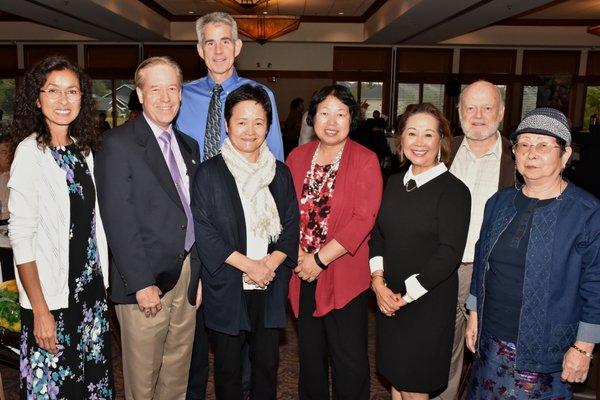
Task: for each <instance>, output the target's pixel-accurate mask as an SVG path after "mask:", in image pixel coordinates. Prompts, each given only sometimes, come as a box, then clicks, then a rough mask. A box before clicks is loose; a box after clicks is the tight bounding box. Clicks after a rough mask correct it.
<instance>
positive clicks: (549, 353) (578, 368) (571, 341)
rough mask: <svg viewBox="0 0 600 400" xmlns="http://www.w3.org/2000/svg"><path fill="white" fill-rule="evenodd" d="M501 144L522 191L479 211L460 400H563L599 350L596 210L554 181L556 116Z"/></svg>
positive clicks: (561, 136) (565, 146)
mask: <svg viewBox="0 0 600 400" xmlns="http://www.w3.org/2000/svg"><path fill="white" fill-rule="evenodd" d="M511 139H512V140H513V143H514V145H513V152H514V154H515V158H516V167H517V169H518V171H519V173H520V174H521V175H522V176H523V180H524V184H523V185H522V186H521V187H515V188H509V189H505V190H503V191H500V192H498V193H496V194H495V195H494V196H492V197H491V198H490V200H489V201H488V202H487V204H486V207H485V214H484V220H483V224H482V227H481V235H480V239H479V242H478V244H477V248H476V250H475V251H476V253H475V262H474V269H473V279H472V283H471V294H470V296H469V299H468V300H467V308H468V309H469V310H470V316H469V321H468V324H467V331H466V338H467V347H468V348H469V349H470V350H471V351H473V352H476V358H475V362H474V365H473V371H472V375H471V381H470V386H469V395H468V398H469V399H489V398H514V399H542V398H543V399H550V398H552V399H557V398H561V399H563V398H564V399H570V398H571V397H572V390H571V385H570V383H572V382H583V381H584V380H585V379H586V376H587V373H588V369H589V365H590V360H591V359H592V351H593V348H594V343H598V342H600V257H599V254H598V253H599V249H600V202H599V201H598V200H597V199H596V198H595V197H594V196H592V195H590V194H589V193H587V192H585V191H584V190H582V189H580V188H578V187H577V186H575V185H574V184H573V183H571V182H568V181H566V180H564V179H563V177H562V170H563V169H564V167H565V164H566V162H567V160H568V159H569V156H570V155H571V147H570V145H571V133H570V130H569V125H568V122H567V119H566V118H565V116H564V115H563V114H562V113H561V112H560V111H557V110H554V109H550V108H538V109H535V110H533V111H531V112H530V113H529V114H527V115H526V116H525V118H524V119H523V121H521V123H520V124H519V126H518V128H517V130H516V131H515V132H514V133H513V134H512V136H511Z"/></svg>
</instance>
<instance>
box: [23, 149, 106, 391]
mask: <svg viewBox="0 0 600 400" xmlns="http://www.w3.org/2000/svg"><path fill="white" fill-rule="evenodd" d="M49 149H50V151H51V153H52V156H53V157H54V160H55V161H56V163H57V164H58V166H59V167H60V168H62V169H63V170H64V171H65V172H66V174H67V182H66V184H67V186H68V188H69V198H70V204H71V206H70V211H71V229H70V235H69V236H70V239H69V307H68V308H63V309H58V310H52V311H51V313H52V315H53V316H54V320H55V321H56V336H57V342H58V345H57V347H58V353H57V354H55V355H54V354H51V353H49V352H47V351H46V350H43V349H41V348H40V347H38V345H37V344H36V341H35V337H34V336H33V328H34V325H33V321H34V320H33V313H32V311H31V310H28V309H24V308H21V323H22V332H21V348H20V353H21V355H20V372H21V398H22V399H36V400H38V399H57V400H62V399H91V400H107V399H113V398H114V396H115V391H114V382H113V372H112V363H111V347H110V336H109V332H110V330H109V322H108V306H107V301H106V290H105V288H104V282H103V279H102V270H101V269H100V262H99V255H98V252H97V249H96V226H95V225H96V218H95V212H94V209H95V201H96V200H95V198H96V197H95V187H94V182H93V180H92V177H91V173H90V170H89V169H88V167H87V164H86V162H85V159H84V158H83V155H82V154H81V152H80V151H79V150H78V149H77V147H76V146H75V145H74V144H72V145H68V146H64V147H57V148H54V147H50V148H49Z"/></svg>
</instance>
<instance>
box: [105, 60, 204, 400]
mask: <svg viewBox="0 0 600 400" xmlns="http://www.w3.org/2000/svg"><path fill="white" fill-rule="evenodd" d="M181 84H182V75H181V69H180V68H179V66H178V65H177V64H176V63H175V62H174V61H173V60H171V59H169V58H167V57H153V58H149V59H147V60H145V61H144V62H142V63H141V64H140V66H139V67H138V69H137V71H136V73H135V85H136V91H137V94H138V96H139V98H140V102H141V103H142V107H143V110H144V112H143V115H142V116H139V117H138V118H136V119H135V120H133V121H130V122H127V123H125V124H124V125H121V126H119V127H117V128H115V129H112V130H110V131H108V132H107V133H106V134H105V136H104V139H103V143H102V146H101V148H100V150H99V152H98V153H97V155H96V160H97V161H96V170H95V175H96V180H97V187H98V201H99V205H100V209H101V212H102V217H103V219H104V226H105V229H106V233H107V239H108V243H109V246H110V248H111V251H112V258H111V288H112V293H111V298H112V300H113V301H114V302H115V303H117V305H116V313H117V318H118V320H119V324H120V326H121V342H122V350H123V376H124V383H125V397H126V398H127V399H164V398H168V399H184V398H185V393H186V387H187V378H188V375H187V372H188V369H189V364H190V358H191V352H192V351H191V350H192V343H193V339H194V329H195V322H196V312H195V308H194V305H199V304H200V301H201V296H200V294H201V290H200V289H199V285H198V279H199V269H200V266H199V262H198V259H197V258H196V257H194V256H193V255H194V254H195V247H194V232H193V219H192V217H191V211H190V207H189V204H190V203H189V201H190V191H189V184H190V182H191V181H192V179H193V175H194V172H195V170H196V166H197V164H198V160H199V150H198V145H197V143H196V141H195V140H194V139H192V138H190V137H188V136H186V135H184V134H182V133H180V132H178V131H177V130H175V129H174V128H173V125H172V121H173V119H174V118H175V116H176V115H177V112H178V110H179V105H180V102H181Z"/></svg>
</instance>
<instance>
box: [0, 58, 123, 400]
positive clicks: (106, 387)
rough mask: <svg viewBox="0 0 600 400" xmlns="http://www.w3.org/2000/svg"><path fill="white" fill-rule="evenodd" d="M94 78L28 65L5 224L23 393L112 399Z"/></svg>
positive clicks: (59, 63) (60, 61)
mask: <svg viewBox="0 0 600 400" xmlns="http://www.w3.org/2000/svg"><path fill="white" fill-rule="evenodd" d="M93 105H94V100H93V98H92V92H91V85H90V79H89V78H88V77H87V76H86V75H85V74H84V73H83V71H82V70H81V69H80V68H79V67H78V66H76V65H74V64H72V63H71V62H70V61H68V60H66V59H64V58H62V57H49V58H46V59H44V60H42V61H40V62H38V63H37V64H36V65H35V66H33V68H32V69H31V71H29V72H28V73H27V74H26V75H25V77H24V80H23V84H22V85H21V87H20V88H19V92H18V94H17V100H16V110H15V117H14V123H13V130H12V143H13V149H14V161H13V163H12V166H11V171H10V180H9V182H8V188H9V200H8V202H9V211H10V221H9V231H10V234H9V235H10V242H11V245H12V248H13V252H14V259H15V265H16V269H17V272H18V274H17V283H18V285H19V302H20V304H21V323H22V333H21V349H20V350H21V355H20V358H21V362H20V372H21V398H23V399H30V398H38V396H40V397H39V398H49V399H58V398H60V399H81V398H86V399H90V398H94V399H112V398H114V388H113V374H112V365H111V350H110V338H109V322H108V307H107V301H106V289H105V288H106V287H107V285H108V280H107V279H108V254H107V253H108V250H107V244H106V237H105V234H104V229H103V227H102V221H101V219H100V213H99V211H98V203H97V199H96V190H95V184H94V174H93V168H94V163H93V157H92V150H93V149H94V148H95V146H96V145H97V140H98V139H97V138H98V136H97V134H96V131H95V128H94V117H93Z"/></svg>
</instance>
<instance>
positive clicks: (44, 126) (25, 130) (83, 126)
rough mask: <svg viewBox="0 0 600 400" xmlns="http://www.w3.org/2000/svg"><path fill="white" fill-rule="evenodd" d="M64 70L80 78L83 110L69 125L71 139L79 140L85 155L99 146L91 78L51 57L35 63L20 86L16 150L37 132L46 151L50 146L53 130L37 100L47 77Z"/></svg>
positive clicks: (14, 134) (14, 133)
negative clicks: (49, 126)
mask: <svg viewBox="0 0 600 400" xmlns="http://www.w3.org/2000/svg"><path fill="white" fill-rule="evenodd" d="M65 70H68V71H72V72H73V73H74V74H75V75H77V77H78V78H79V88H80V90H81V103H80V105H81V108H80V110H79V114H78V115H77V117H76V118H75V120H73V122H71V124H69V131H68V133H69V136H71V137H73V138H75V139H76V141H77V146H78V147H79V149H80V150H81V151H83V152H84V153H86V154H87V153H89V152H90V150H93V149H94V148H95V147H96V145H97V144H98V140H99V135H98V132H97V131H96V126H95V123H94V99H93V97H92V85H91V81H90V78H89V77H88V76H87V75H86V74H85V72H83V70H82V69H81V68H79V67H78V66H77V65H75V64H73V63H72V62H71V61H69V60H67V59H66V58H64V57H60V56H52V57H47V58H44V59H43V60H41V61H39V62H38V63H36V64H35V65H34V66H33V67H32V68H31V70H29V72H27V74H25V77H24V78H23V83H22V84H21V85H20V87H19V91H18V92H17V98H16V101H15V113H14V120H13V124H12V130H11V137H12V149H13V151H14V149H16V147H17V146H18V145H19V143H21V141H23V139H25V138H26V137H28V136H29V135H31V134H32V133H33V132H35V133H36V139H37V141H38V144H39V146H41V147H42V148H43V147H46V146H49V145H50V144H51V141H52V136H51V135H50V129H49V128H48V123H47V122H46V118H45V117H44V114H43V113H42V110H41V108H39V107H38V106H37V101H38V99H39V96H40V89H41V88H42V87H43V86H44V84H45V83H46V80H47V79H48V75H49V74H50V73H51V72H53V71H65Z"/></svg>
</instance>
